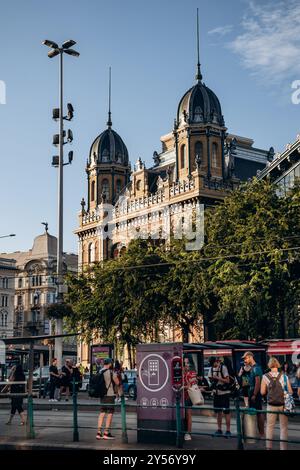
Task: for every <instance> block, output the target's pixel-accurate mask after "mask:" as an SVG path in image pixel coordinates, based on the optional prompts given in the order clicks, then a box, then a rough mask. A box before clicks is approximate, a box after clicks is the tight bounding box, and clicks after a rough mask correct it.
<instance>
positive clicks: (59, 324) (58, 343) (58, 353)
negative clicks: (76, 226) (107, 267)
mask: <svg viewBox="0 0 300 470" xmlns="http://www.w3.org/2000/svg"><path fill="white" fill-rule="evenodd" d="M63 164H64V121H63V51H62V50H61V51H60V54H59V166H58V239H57V302H58V303H62V302H63V292H62V285H63V208H64V203H63V188H64V185H63V169H64V165H63ZM55 333H56V334H57V335H61V334H62V333H63V320H62V318H57V319H56V331H55ZM62 355H63V340H62V338H56V339H55V357H56V358H57V363H58V367H61V366H62Z"/></svg>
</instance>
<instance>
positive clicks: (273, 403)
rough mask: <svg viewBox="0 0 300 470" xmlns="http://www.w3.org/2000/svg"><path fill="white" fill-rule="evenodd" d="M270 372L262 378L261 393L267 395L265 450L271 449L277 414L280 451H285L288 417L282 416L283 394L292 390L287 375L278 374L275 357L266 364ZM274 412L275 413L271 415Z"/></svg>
mask: <svg viewBox="0 0 300 470" xmlns="http://www.w3.org/2000/svg"><path fill="white" fill-rule="evenodd" d="M268 367H269V369H270V372H268V373H267V374H265V375H264V376H263V378H262V383H261V393H262V395H267V401H268V405H267V411H268V412H269V413H267V433H266V434H267V436H266V438H267V440H266V448H267V450H271V449H272V439H273V433H274V427H275V424H276V421H277V416H278V414H277V413H278V412H279V413H280V414H279V423H280V450H287V442H286V441H287V439H288V417H287V416H286V414H284V413H283V412H284V392H285V389H286V392H287V393H290V394H292V393H293V390H292V387H291V384H290V381H289V379H288V377H287V375H286V374H285V373H284V372H280V364H279V362H278V361H277V359H276V358H275V357H271V359H270V360H269V363H268ZM272 411H273V412H275V413H272Z"/></svg>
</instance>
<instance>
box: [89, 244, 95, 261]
mask: <svg viewBox="0 0 300 470" xmlns="http://www.w3.org/2000/svg"><path fill="white" fill-rule="evenodd" d="M94 261H95V246H94V243H90V244H89V247H88V262H89V263H94Z"/></svg>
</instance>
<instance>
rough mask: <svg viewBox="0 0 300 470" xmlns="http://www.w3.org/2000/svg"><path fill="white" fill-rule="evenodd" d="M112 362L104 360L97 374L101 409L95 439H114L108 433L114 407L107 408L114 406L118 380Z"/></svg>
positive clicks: (108, 359) (109, 359) (107, 359)
mask: <svg viewBox="0 0 300 470" xmlns="http://www.w3.org/2000/svg"><path fill="white" fill-rule="evenodd" d="M112 367H113V360H112V359H111V358H106V359H105V360H104V366H103V368H102V369H101V371H100V372H99V373H98V374H97V394H98V395H99V397H100V403H101V405H104V406H102V407H101V411H100V415H99V419H98V432H97V435H96V439H98V440H100V439H106V440H108V439H114V436H113V435H112V434H111V432H110V428H111V423H112V418H113V413H114V406H112V407H109V406H107V405H114V403H115V386H118V385H119V379H118V376H117V374H116V373H114V372H113V371H112ZM105 416H106V421H105V428H104V431H102V426H103V423H104V418H105Z"/></svg>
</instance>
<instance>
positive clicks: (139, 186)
mask: <svg viewBox="0 0 300 470" xmlns="http://www.w3.org/2000/svg"><path fill="white" fill-rule="evenodd" d="M136 189H137V191H139V190H140V189H141V180H137V182H136Z"/></svg>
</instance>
